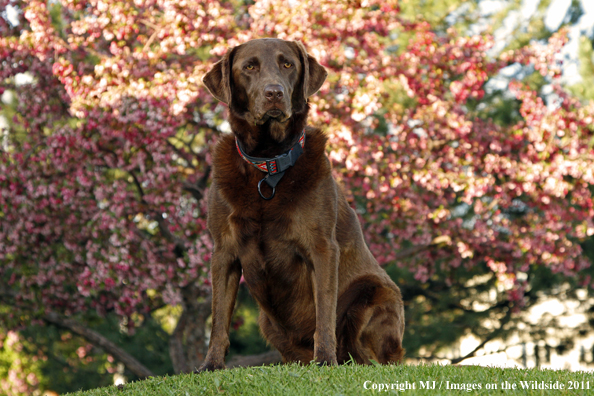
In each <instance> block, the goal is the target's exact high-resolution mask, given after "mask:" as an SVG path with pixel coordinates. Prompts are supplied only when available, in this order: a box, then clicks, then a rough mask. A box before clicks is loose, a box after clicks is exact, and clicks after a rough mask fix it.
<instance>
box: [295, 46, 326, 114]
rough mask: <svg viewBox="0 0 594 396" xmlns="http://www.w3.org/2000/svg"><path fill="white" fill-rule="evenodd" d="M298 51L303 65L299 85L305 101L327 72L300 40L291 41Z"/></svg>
mask: <svg viewBox="0 0 594 396" xmlns="http://www.w3.org/2000/svg"><path fill="white" fill-rule="evenodd" d="M293 43H294V45H295V46H296V47H297V51H298V52H299V57H300V58H301V64H302V65H303V72H302V79H301V82H300V85H301V87H302V90H303V99H304V100H305V102H307V98H308V97H310V96H311V95H313V94H315V93H316V92H318V90H319V89H320V87H321V86H322V84H323V83H324V81H325V80H326V76H327V75H328V72H327V71H326V69H324V67H323V66H322V65H320V64H319V63H318V61H317V60H316V58H314V57H313V56H311V55H309V54H308V53H307V51H306V50H305V47H304V46H303V44H302V43H301V42H300V41H293Z"/></svg>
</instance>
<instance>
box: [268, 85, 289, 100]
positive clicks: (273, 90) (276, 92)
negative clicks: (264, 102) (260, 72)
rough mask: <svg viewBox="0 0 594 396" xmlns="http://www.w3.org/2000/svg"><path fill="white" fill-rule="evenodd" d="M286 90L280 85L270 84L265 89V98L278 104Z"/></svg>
mask: <svg viewBox="0 0 594 396" xmlns="http://www.w3.org/2000/svg"><path fill="white" fill-rule="evenodd" d="M284 94H285V89H284V88H283V86H282V85H280V84H268V85H267V86H265V87H264V96H265V97H266V99H268V100H269V101H271V102H278V101H280V100H281V99H282V98H283V95H284Z"/></svg>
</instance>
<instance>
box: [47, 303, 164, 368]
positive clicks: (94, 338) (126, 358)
mask: <svg viewBox="0 0 594 396" xmlns="http://www.w3.org/2000/svg"><path fill="white" fill-rule="evenodd" d="M42 319H43V320H45V321H46V322H48V323H51V324H53V325H56V326H58V327H62V328H64V329H68V330H70V331H72V332H73V333H75V334H78V335H79V336H81V337H83V338H84V339H86V340H87V341H89V342H90V343H91V344H93V345H95V346H98V347H100V348H102V349H103V350H105V351H106V352H107V353H109V354H110V355H112V356H113V357H114V358H115V359H117V360H119V361H120V362H122V363H124V366H126V368H128V370H130V371H131V372H133V373H134V374H135V375H137V376H138V377H140V378H144V377H153V376H154V375H155V374H153V372H152V371H151V370H149V369H148V368H147V367H146V366H144V365H143V364H142V363H140V362H139V361H138V360H136V359H135V358H134V357H133V356H132V355H130V354H129V353H128V352H126V351H124V350H123V349H122V348H120V347H119V346H117V345H116V344H114V343H113V342H111V341H110V340H108V339H107V338H105V337H104V336H102V335H101V334H99V333H97V332H96V331H94V330H91V329H89V328H87V327H85V326H83V325H82V324H80V323H79V322H77V321H75V320H72V319H67V318H63V317H61V316H60V315H58V314H57V313H55V312H49V313H46V314H45V315H43V316H42Z"/></svg>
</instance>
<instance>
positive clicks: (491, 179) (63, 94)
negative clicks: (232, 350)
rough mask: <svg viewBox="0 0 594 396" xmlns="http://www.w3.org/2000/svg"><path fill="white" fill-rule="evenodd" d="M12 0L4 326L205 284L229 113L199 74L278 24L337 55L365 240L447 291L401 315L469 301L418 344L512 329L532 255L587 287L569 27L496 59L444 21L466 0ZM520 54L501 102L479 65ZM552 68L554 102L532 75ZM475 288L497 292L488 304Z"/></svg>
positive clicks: (345, 181)
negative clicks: (221, 139)
mask: <svg viewBox="0 0 594 396" xmlns="http://www.w3.org/2000/svg"><path fill="white" fill-rule="evenodd" d="M9 4H10V5H11V6H13V7H16V9H18V10H21V12H20V13H19V14H18V22H19V23H18V25H14V26H13V25H12V24H11V23H9V22H8V21H7V20H5V19H3V18H0V59H1V61H0V63H1V65H2V68H1V69H0V94H3V93H5V92H7V91H8V92H10V94H11V95H12V97H13V100H12V101H11V102H10V103H9V104H2V108H1V109H0V111H1V112H2V114H4V115H6V116H9V117H10V120H9V121H10V125H9V128H8V130H6V131H5V133H4V134H5V137H4V139H3V140H2V142H3V146H2V148H1V150H2V155H1V156H0V192H1V194H0V241H2V242H1V243H0V299H1V301H2V304H4V305H6V306H10V307H11V309H10V310H0V315H1V317H2V321H3V323H6V326H8V328H9V329H17V328H20V327H19V326H23V325H27V324H29V323H30V322H31V321H32V320H36V319H39V318H43V315H44V314H45V313H48V312H58V313H60V314H61V315H64V316H69V317H77V318H78V319H80V320H81V321H86V320H87V319H85V316H84V314H85V312H88V311H90V312H96V313H97V314H99V315H100V316H105V315H109V314H111V313H114V314H115V315H117V316H118V317H119V319H120V321H121V323H123V324H125V325H126V326H127V329H126V330H125V331H126V332H127V333H128V334H132V333H133V332H134V331H135V324H136V323H138V321H137V320H135V318H138V317H139V315H140V316H143V317H149V316H150V314H151V312H154V311H156V310H158V309H162V308H163V306H164V305H167V304H169V305H176V304H182V302H183V293H184V290H188V289H189V288H192V287H195V288H198V289H200V290H201V293H202V297H206V296H207V295H208V293H209V281H208V262H209V259H210V254H211V248H212V244H211V241H210V239H209V236H208V234H207V232H206V213H205V207H206V206H205V202H204V196H205V189H206V188H207V185H208V183H207V180H208V176H209V173H210V166H209V161H210V158H209V154H208V153H209V149H210V147H211V146H212V145H213V144H214V143H215V142H216V140H217V136H218V135H220V134H221V133H227V132H228V129H229V125H228V123H226V122H225V121H224V115H225V107H224V106H222V105H220V104H218V103H216V102H215V100H214V99H213V98H212V97H210V95H209V94H208V93H207V92H206V90H205V89H204V88H203V87H202V85H201V83H200V78H201V76H202V75H203V74H204V73H205V72H206V70H208V68H209V67H210V66H211V65H212V63H213V62H215V61H216V60H218V59H219V58H220V56H221V55H223V54H224V53H225V51H226V50H227V49H228V48H229V47H230V46H234V45H237V44H239V43H242V42H245V41H247V40H249V39H251V38H257V37H270V36H275V37H279V38H284V39H290V40H302V41H304V43H305V44H306V46H307V48H308V49H309V52H310V53H311V54H312V55H313V56H315V57H316V58H318V59H319V61H320V62H321V64H323V65H324V66H325V67H326V68H327V69H328V71H329V77H328V80H327V82H326V83H325V84H324V86H323V87H322V89H321V91H320V92H319V93H318V94H317V95H316V96H315V97H314V98H312V101H311V103H310V107H311V111H310V123H311V124H313V125H320V126H322V125H323V126H324V129H325V131H326V132H327V134H328V136H329V141H330V147H329V156H330V159H331V161H332V162H333V164H334V169H335V176H336V177H337V179H339V180H340V182H341V183H342V185H343V186H344V188H345V191H346V192H347V194H348V196H349V199H350V201H351V203H352V205H353V206H355V207H356V208H357V210H358V213H359V214H360V216H361V220H362V224H363V226H364V231H365V237H366V240H367V241H368V243H369V245H370V248H371V250H372V251H373V253H374V255H375V256H376V257H377V258H378V260H379V261H380V263H382V264H387V265H391V266H393V267H394V268H396V267H397V268H399V269H398V270H394V271H395V275H394V276H396V277H400V278H401V279H402V280H403V281H406V282H398V283H399V284H400V285H401V286H402V287H403V292H404V294H405V296H406V297H407V298H408V300H409V301H413V300H414V299H415V298H417V297H418V296H424V297H425V298H427V296H430V295H431V293H429V291H431V289H435V290H440V291H443V293H451V294H450V296H454V297H453V298H452V299H445V298H444V299H443V301H437V300H439V299H440V298H441V297H440V296H439V295H438V296H435V295H433V297H431V298H429V299H427V300H425V301H419V303H418V304H417V305H414V304H416V303H413V306H414V307H415V309H417V308H418V309H419V310H420V312H419V311H415V312H414V313H413V314H411V315H412V316H411V321H410V322H409V323H410V324H411V325H412V326H411V327H410V329H413V330H414V329H415V326H421V327H423V328H424V329H429V327H430V326H435V324H434V323H433V322H431V323H423V318H422V317H421V316H423V315H427V312H429V311H425V310H430V309H432V308H434V307H442V308H444V309H447V310H448V311H447V312H446V313H444V315H450V316H451V315H452V313H453V315H454V316H451V318H450V319H449V320H451V323H454V322H456V320H457V319H456V314H457V313H460V314H464V315H465V314H467V313H469V312H470V314H471V316H472V318H471V317H469V316H468V315H466V316H464V320H460V321H459V322H460V323H462V322H463V324H462V326H461V327H460V329H459V330H457V331H456V332H453V333H451V334H450V335H446V336H444V338H443V339H442V340H435V339H434V336H435V334H432V335H430V336H424V337H422V338H418V337H415V336H414V335H413V333H411V332H410V331H409V333H407V336H406V337H405V342H408V341H407V340H409V339H410V340H411V345H410V346H408V345H407V348H408V350H409V352H412V353H416V352H418V350H419V348H420V346H421V345H425V346H427V348H426V350H427V351H429V352H431V353H432V352H434V351H438V350H439V348H440V347H441V346H443V343H444V342H445V341H448V340H451V339H455V338H456V337H459V335H460V334H462V333H461V332H464V331H475V332H480V331H479V330H480V329H479V330H477V326H475V324H476V323H478V322H479V320H480V319H481V318H485V317H487V316H488V317H489V318H490V319H492V320H493V321H494V323H496V325H495V329H486V330H484V331H483V332H482V333H480V334H477V335H479V336H480V337H483V338H484V337H488V334H484V332H485V331H487V332H488V333H494V334H497V335H500V336H504V335H503V333H501V331H502V330H504V327H503V325H504V324H505V323H507V321H509V320H511V319H512V313H514V314H516V315H519V313H518V312H519V311H520V310H521V308H522V307H525V306H527V305H529V304H531V303H533V302H534V301H536V299H537V292H539V291H541V290H546V287H548V286H547V283H546V282H543V281H542V279H543V277H544V278H546V276H541V275H539V274H542V272H540V270H541V269H547V270H548V272H547V273H548V274H558V275H559V276H561V277H562V278H563V279H569V280H570V281H571V282H573V284H575V285H576V286H580V287H587V288H591V287H592V278H591V275H592V270H591V269H590V264H589V261H588V260H587V258H586V257H585V256H583V255H582V248H581V245H580V243H582V242H583V241H585V240H586V238H587V237H588V236H590V235H592V234H593V233H594V224H593V223H592V215H593V214H594V213H593V208H592V193H591V186H592V184H593V182H594V180H593V177H594V173H593V170H594V169H593V165H594V152H593V150H592V142H593V140H592V139H593V137H594V136H593V132H594V131H593V129H592V117H594V104H592V103H590V104H582V103H580V102H579V101H578V100H577V99H576V98H574V97H573V96H571V95H570V94H568V93H567V92H565V91H564V90H563V89H562V88H561V87H559V86H558V85H557V84H555V81H556V78H557V77H558V75H559V65H558V59H557V58H556V54H557V53H558V51H559V49H560V48H561V47H562V45H563V44H564V42H565V33H564V32H563V31H561V32H560V33H558V34H554V35H552V36H551V37H550V39H549V42H548V44H544V43H531V44H530V45H529V46H526V44H528V39H527V38H526V37H524V39H523V41H522V42H521V43H519V44H518V45H517V46H510V47H509V50H506V51H504V52H502V54H501V56H499V57H498V58H497V59H493V58H491V57H489V56H488V55H487V52H488V51H489V49H490V48H491V47H492V46H493V38H492V37H491V36H489V35H481V36H465V35H464V34H462V33H460V31H459V29H463V28H465V27H467V26H468V25H469V21H465V20H463V19H462V20H461V21H460V22H459V23H457V24H454V25H455V26H457V28H449V27H448V24H447V23H445V22H444V18H446V17H447V16H448V13H449V12H452V11H453V10H454V9H455V8H456V7H457V5H458V4H460V2H456V1H448V2H447V4H445V3H443V2H440V3H439V4H437V2H436V7H438V8H440V9H441V11H440V13H439V14H438V15H439V16H440V17H439V18H437V19H435V20H433V19H432V20H431V23H429V22H426V21H423V20H420V19H416V18H414V15H412V14H411V13H412V12H413V11H412V10H411V9H410V8H407V6H406V3H405V4H404V5H403V6H402V10H401V9H400V8H399V6H398V4H397V2H396V1H365V2H359V1H357V2H349V3H348V7H337V6H336V4H335V2H331V1H327V0H312V1H309V2H291V4H290V6H287V4H286V2H281V1H278V0H262V1H257V2H255V3H253V4H251V2H250V3H249V4H248V3H242V2H239V1H213V0H209V1H202V2H178V1H169V0H162V1H144V2H138V1H137V2H118V1H112V0H107V1H100V2H88V1H85V0H65V1H61V2H50V3H49V4H48V3H47V2H45V1H39V0H32V1H16V0H1V1H0V8H2V9H6V6H7V5H9ZM436 15H437V14H436ZM535 23H536V22H535ZM537 27H538V28H539V29H542V24H541V25H538V26H537ZM539 37H548V34H547V35H545V34H544V33H542V35H541V36H539ZM512 50H513V51H512ZM515 63H520V64H523V65H526V66H528V67H531V68H533V71H534V72H533V73H530V75H529V76H528V78H527V79H526V80H525V81H523V82H521V81H516V82H514V83H513V84H511V85H510V86H509V92H508V93H507V95H511V99H507V100H506V101H504V102H501V103H499V104H498V103H495V102H496V101H497V98H500V95H499V94H498V93H495V94H492V93H489V92H486V88H485V84H486V83H487V82H488V81H489V79H491V78H494V77H495V76H497V74H498V72H499V71H500V70H501V69H502V68H504V67H505V66H507V65H510V64H515ZM22 76H29V77H30V81H29V82H26V83H22V81H21V82H19V77H22ZM544 84H551V86H552V87H553V90H554V92H555V93H556V95H557V98H558V100H557V102H556V103H553V104H551V105H547V104H546V103H545V102H544V101H543V99H542V98H541V97H539V95H538V92H539V90H540V87H542V86H543V85H544ZM502 113H510V114H504V115H503V116H502ZM407 252H408V253H407ZM405 253H406V254H405ZM398 271H401V272H400V273H401V274H402V275H398V274H397V273H398ZM556 282H558V281H556ZM486 290H497V291H498V292H499V293H496V297H495V298H492V297H489V296H491V294H489V293H487V291H486ZM485 295H486V296H487V297H485ZM483 297H484V298H483ZM455 298H458V302H457V305H456V306H451V305H447V304H446V302H448V304H449V303H453V300H454V299H455ZM477 298H482V299H483V301H484V303H485V304H487V305H488V306H489V307H490V308H489V309H487V310H485V311H484V312H479V311H482V310H479V309H475V306H474V305H473V299H477ZM444 304H446V305H444ZM182 305H183V306H184V310H185V309H186V305H184V304H182ZM440 319H441V320H443V319H444V316H442V317H440ZM417 330H418V329H417ZM492 330H498V331H492ZM247 339H249V337H248V338H247Z"/></svg>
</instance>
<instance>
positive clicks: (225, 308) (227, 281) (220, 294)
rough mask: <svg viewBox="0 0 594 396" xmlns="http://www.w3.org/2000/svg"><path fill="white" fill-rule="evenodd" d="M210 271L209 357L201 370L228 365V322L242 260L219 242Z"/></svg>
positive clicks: (233, 303)
mask: <svg viewBox="0 0 594 396" xmlns="http://www.w3.org/2000/svg"><path fill="white" fill-rule="evenodd" d="M210 271H211V276H212V332H211V334H210V344H209V346H208V353H207V355H206V359H205V360H204V363H202V365H201V366H200V368H199V369H198V372H202V371H207V370H208V371H214V370H219V369H224V368H225V355H226V354H227V349H228V348H229V326H230V325H231V315H232V314H233V308H234V307H235V299H236V298H237V289H238V287H239V279H240V278H241V265H240V263H239V260H237V259H236V258H235V257H233V256H232V255H230V254H229V253H227V252H225V251H224V250H220V249H217V248H216V246H215V250H214V253H213V256H212V261H211V270H210Z"/></svg>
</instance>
